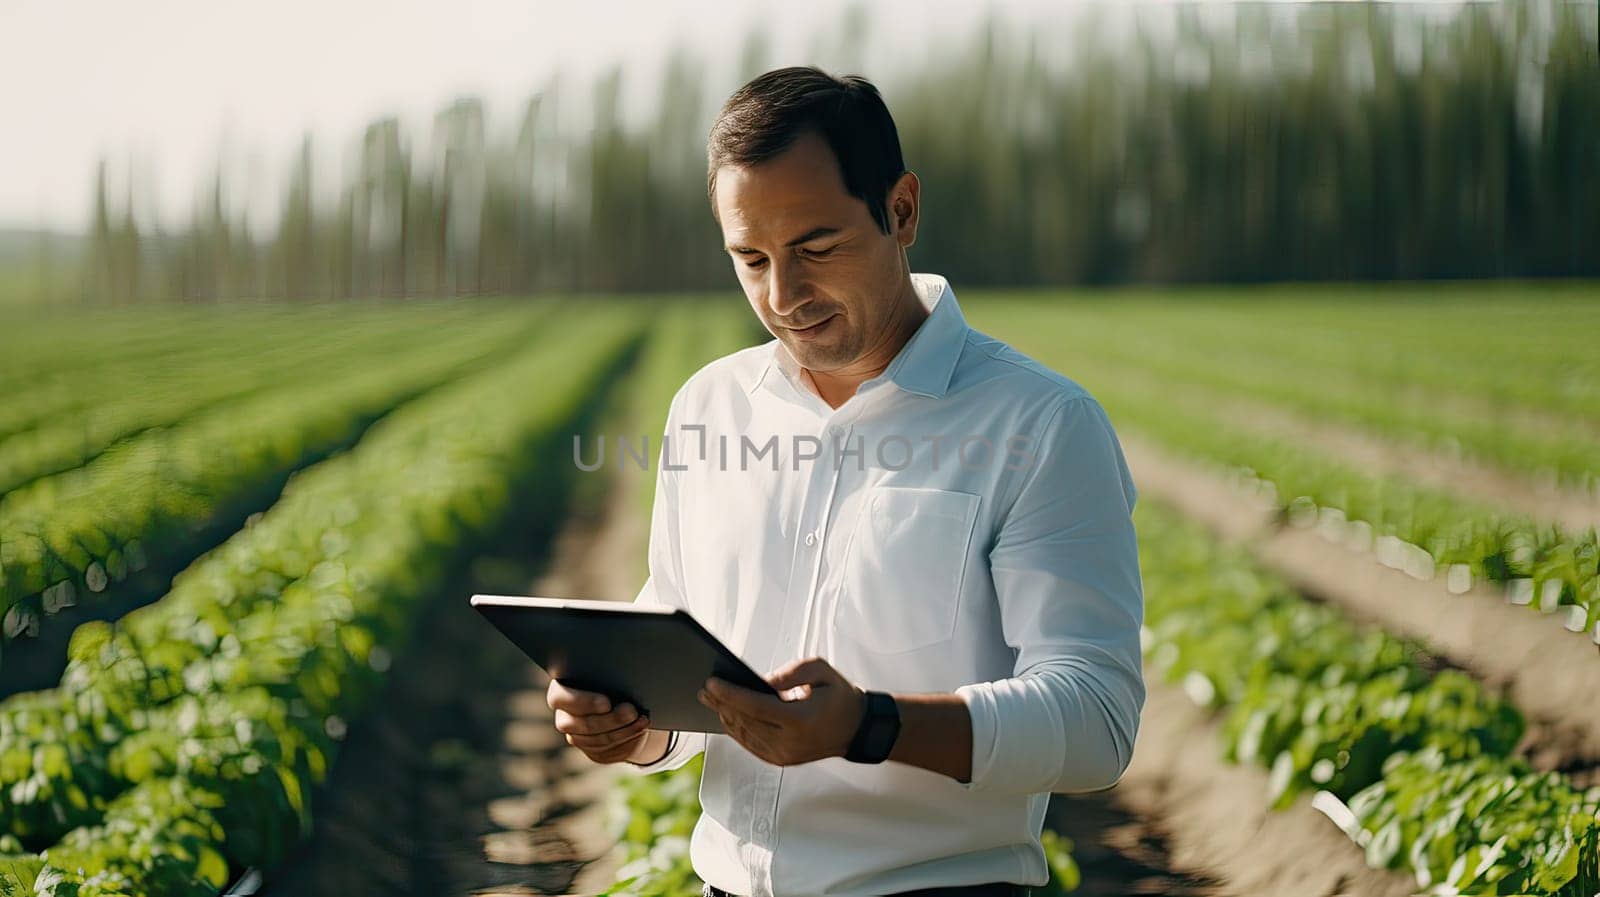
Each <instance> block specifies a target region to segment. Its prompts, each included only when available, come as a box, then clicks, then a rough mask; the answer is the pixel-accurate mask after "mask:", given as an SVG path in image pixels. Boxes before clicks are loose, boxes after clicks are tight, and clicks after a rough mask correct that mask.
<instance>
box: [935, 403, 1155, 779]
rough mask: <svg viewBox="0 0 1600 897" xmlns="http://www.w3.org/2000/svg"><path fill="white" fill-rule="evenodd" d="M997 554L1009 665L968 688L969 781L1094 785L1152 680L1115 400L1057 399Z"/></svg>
mask: <svg viewBox="0 0 1600 897" xmlns="http://www.w3.org/2000/svg"><path fill="white" fill-rule="evenodd" d="M1035 445H1036V446H1037V450H1036V452H1035V457H1034V462H1033V465H1032V467H1031V468H1030V469H1029V470H1028V472H1027V473H1026V474H1025V475H1024V476H1023V480H1022V484H1021V486H1020V487H1019V489H1018V491H1017V496H1016V499H1015V501H1014V502H1013V504H1012V506H1011V509H1010V510H1009V512H1007V513H1006V514H1005V516H1004V520H1003V522H1002V523H1001V524H1000V531H999V533H998V536H997V538H996V540H995V544H994V547H993V549H992V550H991V551H990V553H989V561H990V567H991V572H992V574H993V577H994V587H995V594H996V596H997V598H998V600H999V604H1000V614H1001V623H1002V629H1003V631H1004V634H1005V639H1006V643H1007V644H1008V645H1010V646H1011V648H1012V649H1013V650H1014V651H1015V652H1016V655H1017V660H1016V664H1015V668H1014V672H1013V675H1012V677H1011V678H1007V679H1002V680H999V681H994V682H980V683H975V684H971V685H964V686H962V687H960V688H958V689H956V694H958V695H960V696H961V698H962V700H963V701H964V702H965V703H966V706H967V709H968V712H969V713H970V714H971V717H972V775H971V778H970V781H968V782H966V783H964V787H965V788H966V789H967V790H982V791H993V792H1005V793H1028V794H1033V793H1040V792H1074V791H1095V790H1099V789H1102V788H1107V787H1110V786H1111V785H1114V784H1116V783H1117V781H1118V780H1119V779H1121V777H1122V774H1123V772H1124V771H1125V770H1126V769H1127V767H1128V763H1129V761H1130V760H1131V759H1132V757H1133V745H1134V740H1135V738H1136V736H1137V734H1138V729H1139V715H1140V713H1141V712H1142V711H1143V708H1144V700H1145V685H1144V677H1143V673H1142V669H1141V663H1140V651H1139V630H1140V627H1141V626H1142V625H1143V623H1144V592H1143V584H1142V582H1141V580H1140V576H1139V555H1138V543H1137V540H1136V537H1135V533H1134V527H1133V517H1132V515H1133V507H1134V502H1135V500H1136V497H1137V496H1136V492H1135V489H1134V485H1133V478H1132V477H1131V476H1130V474H1129V472H1128V466H1127V462H1126V460H1125V459H1124V458H1123V454H1122V447H1121V444H1120V443H1119V442H1118V440H1117V437H1116V433H1115V432H1114V431H1113V429H1112V427H1111V421H1110V418H1109V417H1108V416H1107V415H1106V412H1105V410H1104V408H1102V407H1101V405H1100V403H1099V402H1098V401H1097V400H1095V399H1094V398H1093V397H1091V396H1087V395H1080V396H1077V397H1074V398H1072V399H1069V400H1067V401H1066V402H1064V403H1062V404H1061V405H1059V406H1058V407H1057V408H1056V410H1055V412H1053V414H1052V415H1051V417H1050V419H1049V420H1048V421H1047V422H1046V424H1045V426H1044V427H1043V429H1042V430H1041V433H1040V436H1039V438H1038V439H1037V440H1036V441H1035Z"/></svg>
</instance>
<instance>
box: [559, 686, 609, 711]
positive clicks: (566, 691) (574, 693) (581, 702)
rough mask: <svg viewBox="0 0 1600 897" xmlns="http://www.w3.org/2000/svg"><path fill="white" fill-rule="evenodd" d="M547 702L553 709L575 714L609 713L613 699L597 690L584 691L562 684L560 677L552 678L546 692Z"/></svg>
mask: <svg viewBox="0 0 1600 897" xmlns="http://www.w3.org/2000/svg"><path fill="white" fill-rule="evenodd" d="M545 703H547V704H549V705H550V709H551V710H565V711H567V712H568V713H575V714H593V713H609V712H610V711H611V699H610V698H608V697H606V696H605V695H603V694H601V693H600V692H597V691H584V690H583V689H581V688H572V687H570V686H567V685H562V684H561V681H560V680H559V679H552V680H550V688H549V690H548V691H547V692H546V693H545Z"/></svg>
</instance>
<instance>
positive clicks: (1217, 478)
mask: <svg viewBox="0 0 1600 897" xmlns="http://www.w3.org/2000/svg"><path fill="white" fill-rule="evenodd" d="M1123 448H1124V451H1125V453H1126V455H1127V458H1128V463H1129V465H1130V467H1131V468H1132V470H1133V476H1134V481H1135V482H1136V483H1137V484H1138V487H1139V489H1140V490H1141V492H1143V493H1144V494H1147V495H1150V496H1152V497H1159V498H1161V499H1163V500H1165V501H1167V502H1169V503H1171V504H1172V505H1174V506H1175V507H1176V508H1178V509H1179V510H1180V511H1182V512H1183V513H1184V514H1185V515H1186V516H1189V517H1191V518H1193V519H1196V520H1198V521H1201V522H1203V523H1205V524H1206V525H1208V526H1209V527H1210V528H1211V529H1212V530H1213V531H1214V532H1216V533H1217V534H1218V535H1220V536H1222V537H1223V538H1225V539H1227V540H1229V541H1231V542H1236V543H1241V544H1244V545H1246V546H1248V547H1249V549H1250V550H1251V552H1252V553H1253V554H1254V555H1255V557H1256V558H1257V559H1258V560H1259V561H1261V562H1262V563H1263V564H1264V565H1265V566H1267V567H1269V568H1271V569H1272V570H1274V571H1276V572H1277V573H1279V574H1281V575H1282V576H1284V578H1285V579H1287V580H1288V581H1289V582H1290V583H1292V584H1293V585H1294V586H1295V587H1296V588H1298V589H1300V590H1302V591H1303V592H1305V593H1306V594H1308V595H1309V596H1311V597H1314V598H1318V599H1321V600H1326V601H1329V602H1332V603H1334V604H1336V605H1338V606H1340V607H1342V608H1344V609H1346V610H1347V611H1348V612H1349V613H1351V614H1352V615H1353V616H1354V617H1356V618H1358V619H1361V620H1365V621H1368V622H1371V623H1373V624H1376V625H1379V626H1382V627H1383V628H1384V629H1386V630H1388V631H1390V632H1393V633H1396V634H1399V635H1403V636H1407V637H1410V638H1413V639H1415V640H1417V641H1419V642H1422V643H1423V644H1425V645H1426V646H1427V647H1428V649H1429V650H1430V651H1432V652H1434V653H1435V654H1438V655H1440V656H1441V657H1443V658H1445V659H1446V660H1448V661H1449V662H1451V663H1453V664H1455V665H1458V666H1460V667H1462V668H1464V669H1466V670H1468V671H1470V672H1471V673H1473V674H1474V675H1475V676H1477V677H1479V678H1480V679H1481V680H1482V681H1483V682H1484V683H1485V684H1486V685H1488V686H1489V687H1490V688H1491V689H1494V690H1497V691H1503V692H1504V693H1505V694H1506V695H1507V696H1508V697H1509V698H1510V699H1511V700H1512V701H1513V702H1514V703H1515V704H1516V706H1517V707H1518V708H1519V709H1520V710H1521V711H1522V712H1523V714H1524V715H1525V716H1527V717H1528V718H1529V719H1530V721H1531V722H1532V723H1533V725H1532V726H1531V727H1530V728H1531V731H1530V733H1529V737H1528V739H1527V740H1526V743H1525V744H1524V745H1523V749H1524V750H1525V751H1526V752H1527V754H1528V756H1529V759H1530V760H1532V761H1533V762H1534V763H1535V764H1536V765H1537V766H1539V767H1540V768H1542V769H1561V770H1564V771H1568V772H1570V773H1574V774H1576V775H1575V779H1577V780H1578V781H1579V782H1580V784H1582V783H1586V782H1585V779H1586V778H1587V777H1588V776H1589V775H1590V774H1591V773H1589V772H1587V771H1588V770H1592V768H1593V767H1595V766H1596V764H1597V763H1600V702H1597V701H1595V700H1594V695H1595V694H1597V693H1600V657H1596V650H1595V646H1594V644H1593V643H1592V642H1591V641H1590V639H1589V638H1587V637H1585V636H1584V635H1582V634H1578V633H1573V632H1569V631H1567V630H1566V629H1565V628H1564V627H1563V626H1562V625H1561V617H1560V615H1556V614H1541V613H1539V612H1537V611H1535V610H1533V609H1531V608H1528V607H1522V606H1517V605H1513V604H1509V603H1507V601H1506V600H1505V597H1504V594H1505V593H1504V592H1503V591H1502V590H1501V589H1500V588H1499V587H1496V586H1491V585H1489V584H1485V583H1478V584H1474V585H1472V587H1471V588H1470V589H1468V590H1466V591H1465V592H1463V593H1460V594H1455V593H1452V592H1451V591H1450V589H1449V588H1447V584H1446V577H1445V576H1444V575H1442V574H1441V575H1440V576H1438V577H1437V578H1434V579H1427V580H1419V579H1417V578H1415V577H1413V576H1412V575H1410V574H1408V573H1405V572H1402V571H1401V570H1399V569H1392V568H1390V567H1387V566H1385V565H1383V564H1380V563H1378V562H1377V561H1376V559H1375V557H1374V554H1373V553H1372V552H1370V551H1362V550H1357V549H1355V548H1352V547H1350V546H1349V545H1348V544H1346V543H1345V542H1344V541H1342V540H1341V539H1340V534H1339V532H1338V531H1337V530H1335V529H1334V528H1331V527H1328V528H1323V527H1313V528H1298V527H1293V526H1286V525H1281V524H1279V523H1277V518H1276V515H1275V514H1274V512H1273V509H1272V508H1270V507H1268V506H1267V505H1265V504H1263V503H1262V502H1260V501H1259V500H1257V499H1255V498H1254V497H1252V496H1251V495H1248V494H1246V493H1244V492H1242V491H1240V490H1238V489H1235V488H1233V487H1231V486H1230V485H1229V484H1228V483H1227V482H1226V481H1225V480H1224V478H1223V477H1222V476H1221V475H1219V474H1217V473H1215V472H1213V471H1211V470H1208V469H1206V468H1203V467H1201V466H1199V465H1196V464H1193V463H1190V462H1186V461H1181V460H1179V459H1177V458H1175V457H1173V456H1172V455H1170V454H1167V453H1164V452H1161V451H1158V450H1156V449H1154V448H1152V447H1151V446H1148V445H1145V444H1144V443H1142V442H1140V441H1139V440H1136V439H1128V438H1124V439H1123Z"/></svg>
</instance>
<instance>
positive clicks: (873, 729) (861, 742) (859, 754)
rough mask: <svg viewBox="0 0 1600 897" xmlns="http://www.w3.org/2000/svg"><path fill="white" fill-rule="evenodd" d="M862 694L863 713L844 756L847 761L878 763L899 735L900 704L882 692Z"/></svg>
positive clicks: (883, 759) (886, 757)
mask: <svg viewBox="0 0 1600 897" xmlns="http://www.w3.org/2000/svg"><path fill="white" fill-rule="evenodd" d="M866 695H867V707H866V712H865V713H863V714H862V715H861V725H860V726H858V727H857V728H856V735H855V738H853V739H851V741H850V747H849V748H848V749H846V750H845V754H844V758H845V759H846V760H849V761H850V762H851V763H882V762H883V761H885V760H887V759H889V752H890V751H891V750H893V749H894V742H895V739H897V738H899V737H900V707H899V706H898V705H896V704H895V702H894V698H893V697H892V696H891V695H889V694H888V693H886V692H881V691H869V692H867V693H866Z"/></svg>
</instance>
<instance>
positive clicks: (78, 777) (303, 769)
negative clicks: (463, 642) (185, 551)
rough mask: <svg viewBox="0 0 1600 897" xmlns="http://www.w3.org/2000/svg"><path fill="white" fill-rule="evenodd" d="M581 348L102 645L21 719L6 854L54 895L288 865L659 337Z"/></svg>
mask: <svg viewBox="0 0 1600 897" xmlns="http://www.w3.org/2000/svg"><path fill="white" fill-rule="evenodd" d="M558 326H559V327H560V328H561V338H560V340H559V341H558V340H556V339H555V338H554V336H553V335H552V336H550V337H549V338H546V339H544V340H541V341H540V342H539V343H538V344H537V345H535V346H534V347H533V348H532V349H530V350H528V351H526V352H524V353H522V354H520V355H519V356H517V357H516V358H514V359H513V360H511V361H509V362H506V363H504V364H502V365H499V366H496V367H495V368H493V369H491V370H488V371H486V372H483V373H479V374H476V375H474V376H472V377H470V378H468V379H465V380H463V381H461V382H459V383H456V384H453V385H450V386H448V387H443V388H441V389H438V390H436V391H434V392H432V393H430V394H429V395H427V396H426V397H424V398H422V399H419V400H417V401H414V402H412V403H410V404H408V405H406V406H405V407H403V408H401V409H400V410H398V411H396V412H394V413H393V414H391V415H389V416H387V417H386V418H384V419H383V420H382V421H381V422H379V423H378V424H377V425H375V426H373V427H372V428H371V430H370V431H369V432H368V433H367V434H366V436H365V437H364V438H363V439H362V440H361V442H360V443H359V444H358V445H357V446H356V448H355V449H354V450H352V451H351V452H348V453H346V454H343V455H340V456H337V457H335V458H333V459H331V460H329V461H326V462H324V463H322V464H319V465H317V466H316V467H313V468H311V469H309V470H307V471H305V472H303V473H302V474H300V475H299V476H297V477H296V478H295V479H294V480H292V481H291V482H290V484H289V486H288V487H287V488H286V489H285V490H284V494H283V496H282V498H281V499H280V500H279V501H278V503H277V504H275V505H274V506H273V507H272V508H271V509H270V510H269V511H268V512H267V513H266V514H265V515H263V516H262V517H261V518H260V519H259V520H258V521H256V522H255V523H254V524H253V525H251V526H249V527H248V528H246V529H245V530H242V531H240V532H239V533H238V534H237V535H235V536H234V537H233V538H232V539H230V540H229V541H228V542H227V543H226V544H224V545H223V546H221V547H220V548H219V549H217V550H216V551H214V552H212V553H210V554H208V555H206V556H205V557H204V558H202V559H201V560H200V561H199V562H197V563H196V564H194V565H193V566H192V567H190V568H189V569H188V570H186V571H184V573H183V574H181V575H180V576H179V577H178V578H177V580H175V582H174V584H173V589H172V591H171V592H170V593H169V594H168V595H167V596H166V597H165V598H163V599H162V600H160V601H158V602H156V603H155V604H152V605H149V606H147V607H145V608H141V609H140V610H137V611H134V612H133V613H130V614H128V615H127V616H126V617H125V618H124V619H123V620H121V621H120V622H119V623H118V624H116V625H114V626H113V625H108V624H104V623H91V624H86V625H84V626H82V627H80V628H79V629H78V631H77V632H75V633H74V636H73V640H72V644H71V647H70V653H71V659H70V661H69V665H68V669H67V672H66V674H65V675H64V677H63V679H62V683H61V685H60V687H59V688H57V689H54V690H47V691H42V692H34V693H28V694H23V695H18V696H15V697H13V698H12V699H9V700H8V701H6V702H4V703H3V704H0V793H3V794H5V795H6V797H7V800H5V801H3V802H0V832H5V833H6V834H8V835H9V836H10V837H11V838H12V839H13V841H14V843H13V844H12V847H13V848H16V847H20V848H22V851H23V853H22V856H20V857H19V858H16V859H13V860H12V863H13V865H15V864H18V863H22V864H27V863H35V862H39V863H42V866H40V869H39V871H38V872H37V874H36V877H35V882H34V887H35V889H36V890H37V891H38V892H39V893H41V894H71V893H77V894H80V895H81V894H86V893H105V894H148V893H162V894H174V895H184V894H214V893H216V891H217V888H218V876H217V875H216V874H214V873H216V872H217V871H218V870H219V868H221V867H219V865H218V864H217V863H216V861H215V860H214V856H220V857H222V859H223V860H225V862H226V864H227V867H228V869H229V870H233V871H237V870H239V869H242V868H246V867H269V866H271V865H273V864H274V863H275V862H277V861H278V860H280V859H281V858H282V856H283V854H284V851H285V850H286V849H287V847H288V846H289V845H292V844H293V843H294V842H295V841H297V840H298V839H299V838H301V837H303V836H304V835H305V834H306V833H307V831H308V829H309V825H310V821H311V818H312V817H311V806H310V801H311V796H312V793H313V792H312V788H313V786H315V785H316V784H318V783H320V782H321V781H323V779H324V778H325V776H326V773H327V770H328V768H329V766H330V765H331V763H332V761H333V758H334V756H335V754H336V752H337V748H338V745H339V742H340V740H341V739H342V738H343V737H344V735H345V734H346V732H347V731H348V727H349V725H350V724H351V721H352V720H354V719H356V718H358V717H359V716H360V715H361V713H362V711H363V710H364V708H365V707H367V706H368V705H369V703H370V701H371V699H372V698H373V696H374V695H375V694H376V692H377V690H378V689H379V688H380V687H381V686H382V683H383V681H384V678H385V673H386V671H387V670H388V669H389V668H390V667H391V665H392V664H393V663H395V662H396V660H397V658H400V657H403V656H404V654H405V651H406V648H407V644H408V642H409V640H410V639H411V638H412V636H413V635H414V624H415V621H416V620H417V619H418V616H419V610H420V609H421V608H422V607H423V606H424V605H425V604H426V603H427V602H431V601H434V600H441V598H442V596H441V595H440V594H439V592H440V589H441V588H443V587H444V586H445V585H446V584H447V583H448V582H449V581H450V574H451V571H452V570H453V569H455V568H456V567H457V566H458V565H459V563H460V562H461V560H462V559H463V557H464V555H465V553H466V551H468V550H470V546H471V545H472V544H473V543H474V542H475V541H476V540H478V539H480V538H481V537H483V536H485V535H486V534H487V533H488V532H490V531H491V530H492V529H493V528H494V527H495V526H496V525H497V523H498V521H500V520H501V519H503V517H504V515H505V514H506V513H507V512H508V511H509V510H510V508H511V504H512V502H513V501H516V500H519V497H525V496H527V495H530V494H533V495H544V494H546V490H550V489H555V488H558V486H557V485H556V484H557V483H559V482H561V481H565V479H566V476H567V469H551V467H552V466H553V464H552V465H549V466H546V465H545V464H544V462H545V460H547V459H552V458H556V457H560V456H559V455H558V454H556V453H554V452H553V450H552V448H551V447H552V446H555V445H560V446H561V447H562V448H565V445H566V440H565V438H566V437H567V436H568V434H567V433H566V432H564V431H563V429H562V428H563V426H564V425H566V424H568V423H569V422H570V421H572V420H573V419H574V418H575V416H576V415H577V414H578V412H579V411H580V410H581V409H582V408H583V407H584V406H585V405H586V404H587V403H588V402H589V401H591V398H592V395H593V394H594V393H595V392H596V391H598V390H600V389H601V388H603V386H604V384H605V382H606V380H607V378H608V377H609V375H610V373H611V372H612V370H613V369H614V368H615V366H616V364H617V363H618V360H619V359H620V358H621V357H622V355H623V353H624V352H625V351H627V349H628V348H629V347H630V346H631V345H632V344H633V343H634V341H635V339H636V336H637V334H638V327H637V325H636V324H635V323H633V322H632V321H630V320H628V319H626V318H624V317H623V316H622V315H621V313H619V312H615V311H612V310H609V308H601V309H594V308H591V309H587V310H584V311H582V312H571V313H567V314H565V315H558V317H557V319H556V320H555V321H552V322H551V323H550V328H551V330H552V331H553V330H554V328H555V327H558ZM172 794H176V795H178V797H175V798H172V799H171V800H170V801H169V800H168V796H169V795H172ZM144 821H148V822H149V824H148V825H145V824H144ZM179 835H186V836H187V838H188V840H186V841H182V842H181V843H179V842H178V841H176V840H175V838H177V837H178V836H179ZM202 848H209V852H207V850H205V849H202ZM28 851H39V853H38V854H37V855H36V856H34V855H30V854H28V853H27V852H28ZM95 883H98V884H95ZM91 884H93V886H94V887H98V888H100V890H98V891H92V892H91V891H85V890H82V889H83V888H85V887H88V886H90V885H91ZM45 885H48V887H46V886H45Z"/></svg>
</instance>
